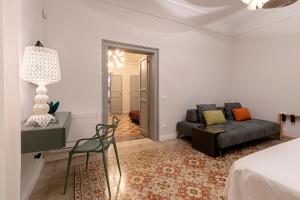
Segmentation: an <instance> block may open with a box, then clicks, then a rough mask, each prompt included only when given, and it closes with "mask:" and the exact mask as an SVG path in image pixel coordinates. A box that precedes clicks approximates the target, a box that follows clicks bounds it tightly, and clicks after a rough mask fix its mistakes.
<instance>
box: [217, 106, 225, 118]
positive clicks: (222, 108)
mask: <svg viewBox="0 0 300 200" xmlns="http://www.w3.org/2000/svg"><path fill="white" fill-rule="evenodd" d="M217 108H218V110H222V112H223V114H224V117H225V119H227V115H226V110H225V107H223V106H218V107H217Z"/></svg>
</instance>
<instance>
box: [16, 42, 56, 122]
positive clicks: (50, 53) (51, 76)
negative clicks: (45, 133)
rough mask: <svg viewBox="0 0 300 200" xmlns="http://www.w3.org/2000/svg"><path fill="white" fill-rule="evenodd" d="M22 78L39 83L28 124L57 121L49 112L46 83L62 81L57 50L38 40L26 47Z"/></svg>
mask: <svg viewBox="0 0 300 200" xmlns="http://www.w3.org/2000/svg"><path fill="white" fill-rule="evenodd" d="M21 76H22V79H23V80H25V81H28V82H31V83H34V84H36V85H38V87H37V89H36V93H37V94H36V96H35V97H34V101H35V104H34V106H33V115H31V116H30V117H29V118H28V119H27V121H26V125H29V124H30V123H32V122H36V123H37V124H38V125H39V126H48V125H49V123H51V122H55V117H54V116H52V115H50V114H48V111H49V105H48V96H47V88H46V85H48V84H51V83H55V82H58V81H60V79H61V75H60V69H59V61H58V55H57V52H56V51H55V50H52V49H48V48H44V46H43V45H42V43H41V42H40V41H38V42H37V43H36V45H35V46H29V47H26V48H25V52H24V57H23V63H22V71H21Z"/></svg>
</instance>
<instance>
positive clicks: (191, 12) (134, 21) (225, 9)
mask: <svg viewBox="0 0 300 200" xmlns="http://www.w3.org/2000/svg"><path fill="white" fill-rule="evenodd" d="M74 2H77V3H79V4H81V5H82V6H85V7H88V8H89V9H91V10H93V11H94V12H101V14H105V15H108V16H109V17H110V18H114V19H115V20H117V21H120V22H122V23H126V24H131V25H132V26H135V27H138V28H142V29H145V30H150V31H155V32H162V33H171V32H185V31H189V30H191V29H193V28H204V27H205V26H206V25H211V24H212V23H215V22H216V21H218V20H219V19H222V18H224V17H226V16H229V15H231V14H234V13H236V12H238V11H240V10H241V9H244V6H243V5H242V4H241V3H240V2H238V3H237V1H236V0H214V1H212V0H209V1H207V0H201V1H196V0H187V1H186V3H187V5H189V6H187V7H182V6H179V5H177V4H176V3H171V2H169V1H161V0H160V1H158V0H157V1H151V3H150V4H149V3H147V2H146V1H145V0H141V1H135V4H134V6H128V5H127V4H128V2H126V1H111V0H88V1H86V0H74ZM208 2H210V3H208ZM212 2H214V3H212ZM145 3H146V5H147V4H148V5H150V6H148V7H147V8H145ZM112 7H118V8H119V10H118V12H116V11H115V9H112ZM188 7H192V8H195V9H190V8H188ZM197 7H210V8H216V9H214V11H210V12H209V13H208V14H203V13H201V12H199V11H197V10H196V9H197ZM132 12H136V13H138V14H139V15H140V17H138V18H137V17H136V15H132ZM143 13H144V14H143ZM153 13H155V14H153ZM183 13H184V16H183V15H182V14H183ZM149 15H151V16H152V17H149ZM153 17H156V18H157V21H156V20H153ZM161 18H163V19H165V20H168V21H171V22H172V21H173V22H176V23H181V24H183V25H187V26H180V27H179V26H178V25H177V24H176V25H175V24H174V26H172V25H171V24H168V26H161ZM149 24H151V26H149ZM210 34H211V33H210Z"/></svg>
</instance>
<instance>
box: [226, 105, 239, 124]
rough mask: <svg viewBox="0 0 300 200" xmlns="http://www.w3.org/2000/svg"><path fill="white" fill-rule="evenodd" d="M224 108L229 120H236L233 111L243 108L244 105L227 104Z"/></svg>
mask: <svg viewBox="0 0 300 200" xmlns="http://www.w3.org/2000/svg"><path fill="white" fill-rule="evenodd" d="M224 107H225V111H226V115H227V119H231V120H234V116H233V114H232V109H235V108H242V105H241V104H240V103H238V102H237V103H225V104H224Z"/></svg>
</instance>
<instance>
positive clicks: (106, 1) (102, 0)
mask: <svg viewBox="0 0 300 200" xmlns="http://www.w3.org/2000/svg"><path fill="white" fill-rule="evenodd" d="M97 1H98V2H100V3H104V4H108V5H111V6H114V7H118V8H122V9H126V10H130V11H133V12H136V13H139V14H143V15H148V16H152V17H155V18H158V19H161V20H165V21H169V22H172V23H176V24H180V25H184V26H188V27H192V28H194V29H198V30H200V31H204V32H208V33H213V34H217V35H222V36H225V37H230V38H232V32H231V31H230V32H229V31H226V32H222V31H216V30H214V29H215V28H211V27H215V26H197V25H194V24H190V23H186V22H183V21H179V20H175V19H171V18H168V17H164V16H160V15H157V14H154V13H150V12H146V11H141V10H138V9H135V8H131V7H128V6H125V5H123V4H119V3H116V2H112V1H111V0H97ZM165 1H167V0H165ZM178 6H179V5H178ZM215 23H219V24H223V25H226V23H224V22H221V21H219V22H215ZM227 25H228V24H227Z"/></svg>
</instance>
